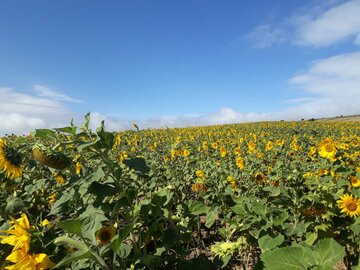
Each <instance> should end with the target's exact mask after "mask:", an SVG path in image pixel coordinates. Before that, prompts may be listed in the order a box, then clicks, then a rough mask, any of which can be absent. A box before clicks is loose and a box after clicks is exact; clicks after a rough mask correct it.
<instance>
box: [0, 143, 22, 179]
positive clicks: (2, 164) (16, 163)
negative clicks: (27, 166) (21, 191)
mask: <svg viewBox="0 0 360 270" xmlns="http://www.w3.org/2000/svg"><path fill="white" fill-rule="evenodd" d="M0 171H2V172H3V173H4V174H5V175H6V177H8V178H12V179H15V178H18V177H20V176H21V175H22V168H21V156H20V155H19V153H17V152H16V150H15V149H13V148H11V147H9V146H7V145H6V143H5V142H4V141H3V140H2V139H0Z"/></svg>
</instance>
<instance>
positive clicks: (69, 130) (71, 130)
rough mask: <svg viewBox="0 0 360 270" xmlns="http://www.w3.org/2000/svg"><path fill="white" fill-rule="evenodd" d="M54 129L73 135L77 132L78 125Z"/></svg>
mask: <svg viewBox="0 0 360 270" xmlns="http://www.w3.org/2000/svg"><path fill="white" fill-rule="evenodd" d="M54 130H57V131H60V132H63V133H69V134H71V135H75V134H76V127H75V126H69V127H62V128H54Z"/></svg>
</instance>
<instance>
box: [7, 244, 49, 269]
mask: <svg viewBox="0 0 360 270" xmlns="http://www.w3.org/2000/svg"><path fill="white" fill-rule="evenodd" d="M6 260H7V261H10V262H12V263H14V264H13V265H10V266H7V267H5V269H8V270H43V269H49V268H52V267H54V266H55V264H54V263H53V262H52V261H51V260H50V259H49V257H48V255H46V254H44V253H39V254H34V255H31V254H28V253H27V251H25V250H24V249H18V250H15V251H13V252H12V253H11V254H10V255H9V256H7V257H6Z"/></svg>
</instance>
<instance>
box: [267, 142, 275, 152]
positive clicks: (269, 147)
mask: <svg viewBox="0 0 360 270" xmlns="http://www.w3.org/2000/svg"><path fill="white" fill-rule="evenodd" d="M273 147H274V145H273V143H272V141H268V142H267V144H266V146H265V150H266V151H270V150H271V149H273Z"/></svg>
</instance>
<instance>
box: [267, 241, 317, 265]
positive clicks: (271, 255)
mask: <svg viewBox="0 0 360 270" xmlns="http://www.w3.org/2000/svg"><path fill="white" fill-rule="evenodd" d="M306 249H307V248H306V247H301V246H298V247H284V248H279V249H275V250H272V251H269V252H267V253H264V254H262V255H261V260H262V261H263V262H264V265H265V269H269V270H284V269H286V270H307V269H308V267H310V266H313V265H314V258H313V257H312V256H309V251H308V250H306ZM310 252H311V249H310Z"/></svg>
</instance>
